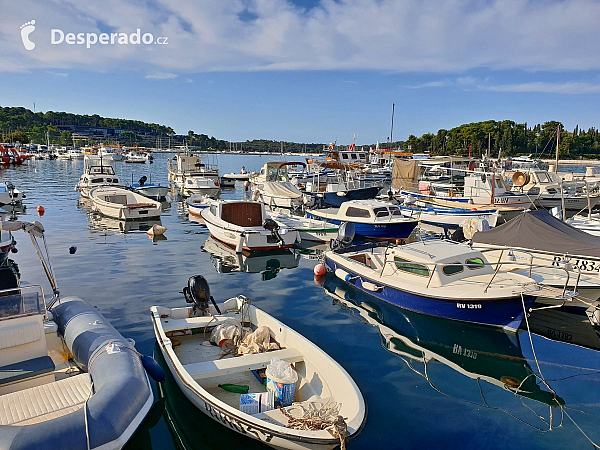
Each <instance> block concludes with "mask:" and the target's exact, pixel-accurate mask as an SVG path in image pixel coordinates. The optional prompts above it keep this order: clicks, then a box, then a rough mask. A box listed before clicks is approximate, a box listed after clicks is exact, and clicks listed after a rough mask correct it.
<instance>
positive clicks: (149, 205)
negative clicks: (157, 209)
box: [126, 203, 154, 209]
mask: <svg viewBox="0 0 600 450" xmlns="http://www.w3.org/2000/svg"><path fill="white" fill-rule="evenodd" d="M126 206H127V207H128V208H129V209H137V208H153V207H154V203H129V204H127V205H126Z"/></svg>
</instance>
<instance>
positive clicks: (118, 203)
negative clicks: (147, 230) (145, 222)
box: [90, 186, 162, 220]
mask: <svg viewBox="0 0 600 450" xmlns="http://www.w3.org/2000/svg"><path fill="white" fill-rule="evenodd" d="M90 198H91V199H92V208H93V209H94V211H97V212H99V213H100V214H103V215H105V216H108V217H114V218H115V219H120V220H136V219H149V218H151V217H160V214H161V212H162V206H161V204H160V202H157V201H155V200H152V199H150V198H148V197H144V196H143V195H141V194H138V193H136V192H133V191H129V190H127V189H121V188H118V187H110V186H103V187H96V188H94V189H92V190H91V191H90Z"/></svg>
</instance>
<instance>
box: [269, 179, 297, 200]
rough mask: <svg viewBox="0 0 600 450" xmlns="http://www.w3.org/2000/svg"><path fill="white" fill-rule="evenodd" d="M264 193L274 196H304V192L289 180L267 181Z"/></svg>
mask: <svg viewBox="0 0 600 450" xmlns="http://www.w3.org/2000/svg"><path fill="white" fill-rule="evenodd" d="M262 193H263V194H266V195H270V196H272V197H285V198H302V192H300V190H299V189H298V188H297V187H296V186H294V185H293V184H292V183H290V182H289V181H267V182H265V183H264V184H263V189H262Z"/></svg>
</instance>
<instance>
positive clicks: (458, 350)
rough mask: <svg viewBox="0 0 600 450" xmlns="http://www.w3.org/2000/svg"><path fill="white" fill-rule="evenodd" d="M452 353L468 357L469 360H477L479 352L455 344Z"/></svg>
mask: <svg viewBox="0 0 600 450" xmlns="http://www.w3.org/2000/svg"><path fill="white" fill-rule="evenodd" d="M452 353H454V354H455V355H460V356H466V357H467V358H471V359H477V352H475V351H473V350H469V349H468V348H463V347H462V346H461V345H459V344H454V346H453V347H452Z"/></svg>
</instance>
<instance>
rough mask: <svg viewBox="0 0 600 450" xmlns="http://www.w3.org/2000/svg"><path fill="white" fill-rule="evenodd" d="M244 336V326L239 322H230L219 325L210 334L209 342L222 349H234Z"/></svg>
mask: <svg viewBox="0 0 600 450" xmlns="http://www.w3.org/2000/svg"><path fill="white" fill-rule="evenodd" d="M241 335H242V326H241V325H240V323H239V322H237V321H234V320H228V321H226V322H224V323H221V324H219V325H217V326H216V327H215V328H214V330H213V331H212V333H211V334H210V339H209V341H210V342H212V343H213V344H215V345H218V346H219V347H221V348H230V347H233V346H234V345H235V343H236V340H238V339H239V338H240V337H241Z"/></svg>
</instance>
